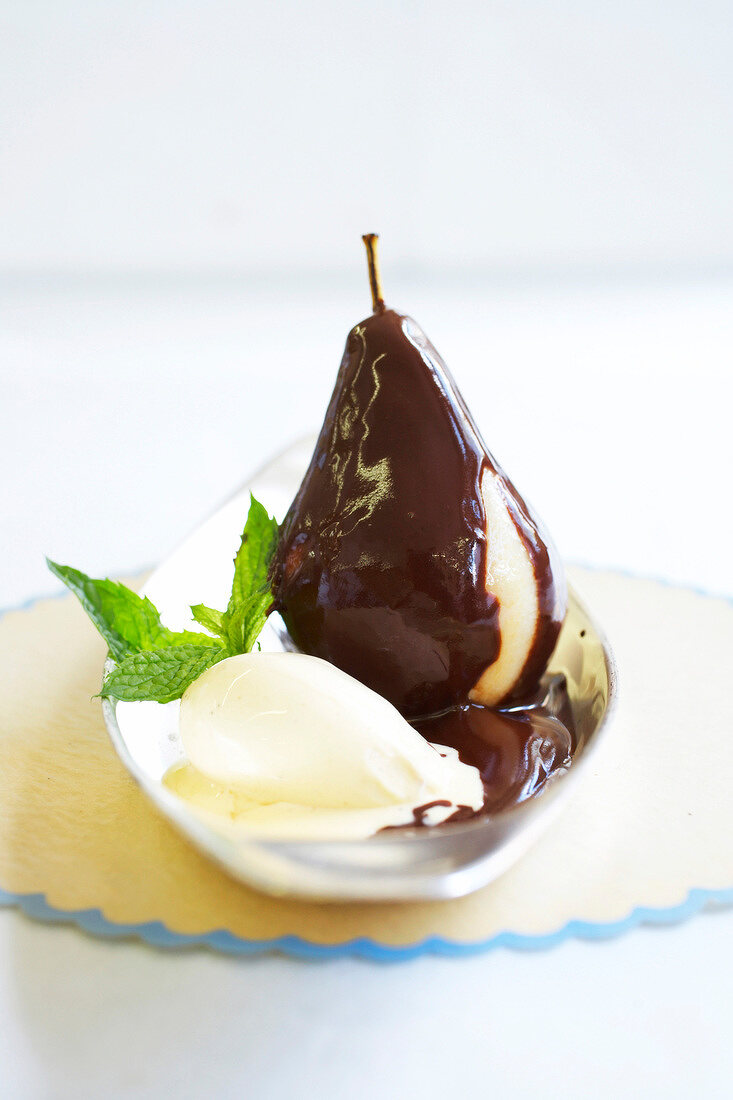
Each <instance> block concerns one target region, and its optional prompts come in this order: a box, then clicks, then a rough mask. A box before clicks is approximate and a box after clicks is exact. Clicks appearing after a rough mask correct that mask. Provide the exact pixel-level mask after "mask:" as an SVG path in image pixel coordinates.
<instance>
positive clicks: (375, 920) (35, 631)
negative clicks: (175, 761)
mask: <svg viewBox="0 0 733 1100" xmlns="http://www.w3.org/2000/svg"><path fill="white" fill-rule="evenodd" d="M571 580H572V582H573V584H574V585H575V587H576V589H577V590H578V591H579V594H580V596H581V598H583V599H584V600H585V602H586V603H587V604H588V606H589V607H590V608H591V611H592V613H593V615H594V616H595V617H597V619H598V621H599V622H600V623H601V624H602V625H603V626H604V627H605V629H606V632H607V634H608V637H609V639H610V641H611V644H612V646H613V648H614V651H615V654H616V658H617V661H618V666H619V683H620V692H621V697H620V703H619V707H618V711H617V714H616V717H615V720H614V722H613V725H612V727H611V729H610V730H609V732H608V734H607V736H606V741H605V744H604V745H602V746H601V748H600V750H599V752H598V754H597V755H596V758H595V761H594V767H593V769H592V771H591V773H589V774H588V775H587V776H586V779H585V781H584V782H583V783H582V784H581V785H580V789H579V791H578V792H577V794H576V795H575V797H574V800H573V802H572V803H571V804H570V806H569V807H568V808H567V809H566V810H565V811H564V813H563V815H562V816H561V817H560V819H559V820H558V821H557V822H556V823H555V824H553V825H552V827H551V828H550V830H549V831H548V832H547V834H545V836H544V837H543V838H542V839H541V840H540V841H539V843H538V844H537V845H536V846H535V848H533V849H532V851H531V852H530V853H529V854H528V855H526V856H525V857H524V858H523V859H522V860H521V861H520V862H519V863H518V864H517V865H516V866H515V867H514V868H513V869H512V870H510V871H509V872H507V873H506V874H505V875H504V876H503V877H502V878H501V879H499V880H498V881H497V882H495V883H494V884H492V885H490V886H488V887H486V888H485V889H483V890H481V891H479V892H478V893H477V894H474V895H472V896H471V897H468V898H463V899H460V900H456V901H446V902H433V903H412V904H379V905H354V904H351V905H328V904H314V903H301V902H293V901H280V900H273V899H270V898H267V897H264V896H262V895H260V894H257V893H255V892H254V891H252V890H249V889H247V888H246V887H244V886H241V885H239V884H238V883H236V882H234V881H233V880H231V879H229V878H228V877H227V876H226V875H225V874H224V873H223V872H222V871H220V870H218V869H217V868H216V867H214V866H213V865H212V864H210V863H209V862H208V861H207V860H205V859H204V858H203V857H201V856H199V855H198V854H197V853H196V852H195V851H194V849H193V848H191V847H190V846H189V844H188V843H187V842H186V841H184V840H183V839H181V838H179V836H178V835H177V834H176V833H175V832H174V831H173V829H172V828H171V827H170V826H169V825H168V824H167V823H166V822H165V821H164V820H163V819H162V818H161V817H159V815H158V814H157V812H156V811H155V810H154V809H153V808H152V807H151V806H150V805H149V804H148V802H147V801H146V799H145V798H144V796H143V795H142V794H141V793H140V792H139V790H138V789H137V787H136V785H135V783H134V782H133V781H132V779H130V777H129V776H128V775H127V772H126V771H125V770H124V768H123V767H122V765H121V763H120V762H119V761H118V759H117V757H116V755H115V753H114V751H113V749H112V746H111V744H110V742H109V741H108V738H107V734H106V731H105V728H104V723H103V721H102V716H101V710H100V704H99V701H98V700H93V699H92V698H91V697H92V696H93V695H94V694H95V692H96V691H97V690H98V688H99V683H100V677H101V668H102V664H103V660H104V644H103V643H102V642H101V640H100V639H99V638H98V636H97V635H96V633H95V631H94V630H93V628H92V626H91V625H90V624H89V622H88V621H87V619H86V617H85V615H84V613H83V612H82V611H81V609H80V608H79V607H78V605H77V604H76V601H74V600H73V599H71V598H64V599H51V600H43V601H40V602H39V603H37V604H35V605H34V606H33V607H31V608H30V609H28V610H23V611H11V612H8V613H7V614H6V615H5V616H4V618H3V619H2V620H1V621H0V667H2V669H3V680H2V688H0V888H2V889H4V890H6V891H8V892H9V893H13V894H43V895H45V896H46V899H47V901H48V903H49V905H51V906H53V907H55V908H57V909H61V910H78V909H99V910H101V912H102V914H103V915H104V916H105V917H106V918H107V919H108V920H111V921H113V922H115V923H120V924H137V923H141V922H147V921H161V922H162V923H163V924H164V925H165V926H166V927H167V928H168V929H171V930H172V931H174V932H178V933H183V934H193V935H202V934H206V933H208V932H211V931H213V930H219V929H225V930H228V931H229V932H231V933H232V934H233V935H235V936H237V937H240V938H243V939H248V940H249V939H251V940H269V939H273V938H276V937H280V936H283V935H289V934H290V935H296V936H299V937H301V938H303V939H305V940H308V941H311V942H312V943H316V944H341V943H344V942H346V941H348V940H351V939H353V938H355V937H369V938H371V939H373V940H375V941H377V942H378V943H381V944H387V945H406V944H413V943H416V942H419V941H422V940H423V939H425V938H426V937H430V936H439V937H442V938H444V939H447V940H450V941H455V942H458V943H474V942H477V941H485V940H487V939H488V938H490V937H492V936H494V935H497V934H499V933H501V932H504V931H510V932H514V933H518V934H520V935H532V936H538V935H545V934H550V933H553V932H555V931H556V930H558V929H560V928H562V927H563V926H564V925H565V924H566V923H567V922H568V921H571V920H579V921H585V922H593V923H595V922H602V923H606V922H611V921H617V920H620V919H622V918H624V917H626V916H627V915H628V914H629V913H630V912H631V911H632V910H633V909H634V908H635V907H638V906H645V907H647V906H648V907H667V906H676V905H679V904H680V903H681V902H682V901H684V899H685V898H686V897H687V895H688V893H689V891H690V890H691V889H695V888H703V889H707V890H728V889H730V888H731V887H733V843H732V841H731V838H732V837H733V810H732V809H731V805H732V801H731V795H730V792H731V790H732V789H733V751H731V750H732V749H733V721H732V720H731V703H730V690H731V685H732V684H733V606H731V604H729V603H728V602H726V601H725V600H721V599H713V598H710V597H706V596H700V595H697V594H695V593H693V592H691V591H688V590H685V589H677V588H670V587H666V586H663V585H660V584H657V583H656V582H653V581H647V580H639V579H631V578H627V577H624V576H620V575H617V574H613V573H597V572H592V571H589V570H581V569H574V570H571Z"/></svg>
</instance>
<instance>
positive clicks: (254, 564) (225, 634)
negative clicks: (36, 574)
mask: <svg viewBox="0 0 733 1100" xmlns="http://www.w3.org/2000/svg"><path fill="white" fill-rule="evenodd" d="M277 536H278V526H277V522H276V520H275V519H274V518H273V517H272V516H268V514H267V512H266V510H265V509H264V508H263V506H262V505H261V504H260V503H259V501H257V500H255V498H254V497H253V496H252V495H251V494H250V507H249V513H248V515H247V522H246V523H245V525H244V531H243V532H242V542H241V544H240V547H239V550H238V551H237V556H236V557H235V559H234V581H233V583H232V594H231V596H230V597H229V603H228V604H227V609H226V611H216V610H215V609H214V608H213V607H206V605H205V604H194V605H193V606H192V607H191V614H192V615H193V618H194V620H195V622H197V623H198V624H199V625H200V626H203V627H204V629H205V630H208V631H209V632H210V633H209V634H203V633H200V632H198V631H195V630H182V631H175V630H169V629H168V627H167V626H164V625H163V624H162V623H161V621H160V614H159V612H158V610H157V608H156V607H155V605H154V604H153V603H151V602H150V600H149V599H148V598H147V597H146V596H145V597H144V596H138V594H137V593H136V592H133V591H132V589H130V588H127V587H126V586H125V585H124V584H119V582H117V581H110V580H93V579H92V578H91V577H88V576H87V575H86V573H82V572H81V571H80V570H78V569H72V567H71V566H69V565H57V564H56V562H53V561H49V560H48V559H46V561H47V562H48V568H49V569H50V570H51V572H52V573H54V574H55V575H56V576H57V577H58V578H59V580H61V581H63V582H64V584H65V585H66V587H67V588H69V589H70V590H71V591H72V592H73V593H74V595H75V596H76V597H77V598H78V599H79V602H80V603H81V605H82V607H83V608H84V610H85V611H86V613H87V615H88V616H89V618H90V619H91V620H92V622H93V623H94V625H95V626H96V628H97V630H98V631H99V633H100V634H101V635H102V637H103V638H104V640H105V641H106V643H107V645H108V647H109V652H110V655H111V656H112V657H113V658H114V660H115V662H116V665H115V667H114V668H113V669H112V670H111V671H110V672H109V673H108V675H107V677H106V679H105V681H104V684H103V686H102V691H101V695H103V696H107V697H110V698H112V699H121V700H124V701H125V702H139V701H142V700H152V701H154V702H156V703H170V702H171V701H172V700H173V699H180V697H181V696H182V695H183V693H184V691H185V690H186V688H187V687H188V686H189V685H190V684H192V683H193V682H194V680H196V679H198V677H199V676H200V675H201V674H202V672H205V671H206V669H207V668H211V666H212V665H215V664H216V663H217V662H218V661H223V660H224V658H225V657H233V656H234V655H235V654H237V653H249V652H250V650H251V649H252V647H253V645H254V644H255V642H256V640H257V637H258V635H259V633H260V631H261V630H262V627H263V626H264V625H265V622H266V620H267V616H268V615H269V613H270V610H271V609H272V594H271V592H270V585H269V579H268V574H269V568H270V562H271V561H272V556H273V554H274V552H275V547H276V545H277Z"/></svg>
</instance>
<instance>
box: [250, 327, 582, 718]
mask: <svg viewBox="0 0 733 1100" xmlns="http://www.w3.org/2000/svg"><path fill="white" fill-rule="evenodd" d="M487 467H488V468H489V469H491V470H493V471H495V472H496V473H497V474H498V475H499V476H500V477H502V478H504V481H505V484H506V487H507V496H508V497H509V499H510V500H512V501H513V502H514V505H513V511H512V517H513V520H514V522H515V524H516V526H517V529H518V531H519V533H520V536H521V538H522V539H523V541H524V544H525V546H526V547H527V550H528V553H529V556H530V559H531V562H532V565H533V567H534V570H535V574H536V577H537V579H538V590H539V599H540V612H541V618H540V625H539V629H538V631H537V633H536V636H535V642H534V645H533V648H532V652H531V653H530V656H529V659H528V661H527V663H526V666H525V669H524V671H523V674H522V677H521V680H520V682H519V683H518V684H517V689H516V690H515V692H514V693H513V694H515V695H516V694H517V692H524V691H525V690H527V689H529V688H531V687H533V686H534V685H535V684H536V682H537V680H538V678H539V676H540V675H541V672H542V671H543V669H544V666H545V663H546V661H547V658H548V657H549V655H550V653H551V651H552V649H553V647H554V644H555V641H556V638H557V634H558V632H559V629H560V625H561V622H562V617H563V614H564V591H563V589H562V584H563V582H562V570H561V569H559V568H557V567H556V564H555V562H554V561H552V560H551V557H550V554H551V551H550V550H548V543H547V540H546V539H545V538H544V536H543V534H542V533H541V531H540V528H539V525H538V523H537V521H536V519H535V518H534V517H533V516H532V514H531V513H530V511H529V509H528V508H527V506H526V504H525V503H524V501H522V499H521V498H520V497H519V496H518V494H517V493H516V490H515V489H514V488H513V486H512V485H511V483H510V482H509V481H508V480H507V479H506V477H505V475H504V474H503V472H502V471H501V470H500V468H499V467H498V465H497V463H496V462H495V461H494V459H493V458H492V456H491V455H490V454H489V452H488V451H487V449H486V447H485V445H484V443H483V441H482V439H481V436H480V435H479V432H478V429H477V428H476V425H475V424H474V422H473V419H472V417H471V415H470V413H469V412H468V409H467V408H466V405H465V403H464V401H463V398H462V397H461V395H460V393H459V392H458V390H457V388H456V386H455V383H454V382H453V380H452V378H451V376H450V374H449V372H448V369H447V367H446V366H445V364H444V363H443V361H442V360H441V358H440V356H439V355H438V353H437V351H436V350H435V348H434V347H433V346H432V344H431V343H430V342H429V340H428V339H427V337H426V336H425V335H424V333H423V332H422V330H421V329H420V328H419V327H418V326H417V325H416V324H415V322H414V321H412V320H411V319H410V318H409V317H405V316H402V315H400V314H398V313H395V312H394V311H393V310H387V309H385V310H381V311H380V312H377V313H376V314H375V315H374V316H372V317H369V318H367V319H366V320H365V321H362V322H361V323H360V324H358V325H356V326H355V328H353V329H352V331H351V332H350V333H349V336H348V339H347V342H346V350H345V352H344V357H343V360H342V362H341V367H340V370H339V374H338V377H337V380H336V385H335V388H334V391H333V395H332V397H331V401H330V404H329V407H328V410H327V413H326V418H325V420H324V423H323V427H322V429H321V433H320V436H319V438H318V442H317V444H316V448H315V451H314V454H313V458H312V459H311V463H310V466H309V468H308V471H307V473H306V475H305V478H304V479H303V483H302V485H301V487H300V489H299V491H298V494H297V496H296V497H295V500H294V501H293V504H292V505H291V508H290V510H289V512H288V514H287V516H286V519H285V522H284V524H283V526H282V529H281V537H280V543H279V546H278V550H277V553H276V555H275V563H274V567H273V574H272V584H273V593H274V596H275V601H276V607H277V608H278V610H280V611H281V612H282V615H283V618H284V620H285V623H286V626H287V628H288V630H289V632H290V635H291V637H292V639H293V641H294V643H295V645H296V646H297V647H298V648H299V649H301V650H302V651H304V652H306V653H310V654H314V655H315V656H318V657H322V658H324V659H325V660H328V661H330V662H332V663H333V664H335V665H337V666H338V667H339V668H342V669H344V670H345V671H346V672H348V673H350V674H351V675H352V676H354V677H355V678H356V679H358V680H361V681H362V682H363V683H365V684H367V685H368V686H369V687H371V688H373V689H374V690H375V691H377V692H379V693H380V694H381V695H383V696H385V697H386V698H387V699H389V700H390V701H391V702H392V703H394V705H395V706H397V707H398V709H399V710H400V711H401V712H402V713H403V714H405V715H406V716H408V717H417V716H424V715H429V714H434V713H435V712H437V711H441V710H444V709H445V708H447V707H451V706H455V705H456V704H463V703H465V702H466V700H467V698H468V692H469V691H470V689H471V688H472V687H473V685H474V684H475V683H476V681H477V680H478V678H479V677H480V675H481V673H482V672H483V671H484V670H485V668H486V667H487V666H488V665H490V664H491V663H492V662H493V661H495V660H496V658H497V656H498V654H499V649H500V645H501V637H500V630H499V620H498V611H499V607H498V601H497V599H496V598H495V597H494V596H493V595H492V594H491V593H489V592H487V591H486V588H485V574H486V551H487V548H486V517H485V512H484V506H483V500H482V495H481V491H480V487H481V477H482V473H483V471H484V470H485V469H486V468H487Z"/></svg>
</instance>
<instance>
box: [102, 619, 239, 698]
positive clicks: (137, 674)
mask: <svg viewBox="0 0 733 1100" xmlns="http://www.w3.org/2000/svg"><path fill="white" fill-rule="evenodd" d="M199 636H200V637H201V635H199ZM226 656H227V653H226V650H224V649H222V648H221V646H216V645H208V646H207V645H178V646H171V647H170V648H169V649H159V650H153V651H150V652H144V653H131V654H129V655H128V656H127V657H124V658H123V659H122V660H121V661H120V663H119V664H118V665H117V667H116V668H114V669H113V670H112V671H111V672H110V673H109V675H108V676H107V679H106V680H105V682H104V685H103V687H102V691H101V694H102V695H103V696H106V697H110V698H112V699H120V700H122V701H124V702H128V703H133V702H140V701H142V700H151V701H153V702H155V703H170V702H172V701H173V700H174V699H180V697H181V696H182V695H183V693H184V691H185V690H186V688H187V687H189V685H190V684H192V683H193V682H194V680H197V679H198V678H199V676H200V675H201V674H202V672H205V671H206V669H207V668H211V666H212V665H215V664H216V663H217V662H218V661H221V660H222V659H223V658H224V657H226Z"/></svg>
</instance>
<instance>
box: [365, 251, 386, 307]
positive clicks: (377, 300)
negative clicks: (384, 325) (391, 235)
mask: <svg viewBox="0 0 733 1100" xmlns="http://www.w3.org/2000/svg"><path fill="white" fill-rule="evenodd" d="M361 239H362V240H363V242H364V244H365V245H366V250H367V263H368V264H369V287H370V289H371V292H372V309H373V310H374V312H375V313H384V311H385V309H386V308H387V307H386V306H385V304H384V298H383V297H382V280H381V279H380V277H379V259H378V257H377V241H378V240H379V234H378V233H365V234H364V236H363V237H362V238H361Z"/></svg>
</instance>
